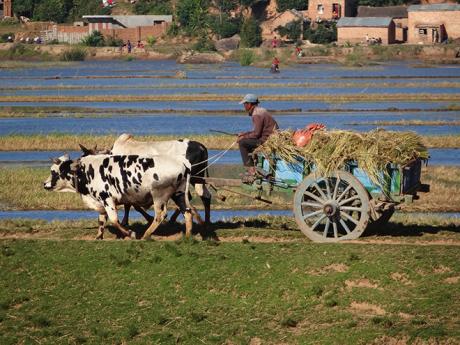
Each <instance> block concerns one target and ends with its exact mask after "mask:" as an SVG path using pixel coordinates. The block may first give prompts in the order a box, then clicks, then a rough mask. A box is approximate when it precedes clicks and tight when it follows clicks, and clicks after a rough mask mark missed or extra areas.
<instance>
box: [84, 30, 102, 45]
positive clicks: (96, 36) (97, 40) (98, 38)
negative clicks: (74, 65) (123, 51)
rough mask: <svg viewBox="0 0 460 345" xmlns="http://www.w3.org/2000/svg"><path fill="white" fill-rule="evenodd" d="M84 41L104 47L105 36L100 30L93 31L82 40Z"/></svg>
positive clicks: (87, 43)
mask: <svg viewBox="0 0 460 345" xmlns="http://www.w3.org/2000/svg"><path fill="white" fill-rule="evenodd" d="M82 43H83V44H84V45H86V46H89V47H103V46H104V45H105V41H104V36H103V35H102V34H101V33H100V32H99V31H93V32H92V33H91V35H89V36H86V37H85V38H84V39H83V40H82Z"/></svg>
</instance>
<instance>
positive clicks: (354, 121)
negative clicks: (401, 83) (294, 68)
mask: <svg viewBox="0 0 460 345" xmlns="http://www.w3.org/2000/svg"><path fill="white" fill-rule="evenodd" d="M274 117H275V119H276V120H277V122H278V124H279V125H280V128H282V129H287V128H291V129H296V128H303V127H305V126H306V125H308V124H309V123H318V122H319V123H323V124H325V125H326V127H327V128H329V129H346V130H354V131H369V130H372V129H376V128H385V129H387V130H395V131H409V130H411V131H415V132H417V133H418V134H421V135H449V134H450V135H455V134H459V133H460V126H459V125H458V123H459V121H460V116H459V115H458V114H457V113H456V112H418V113H396V114H395V113H390V112H375V113H369V112H362V113H358V112H353V113H308V114H302V113H300V114H290V115H289V114H278V115H276V114H275V115H274ZM402 120H405V121H410V120H422V121H434V120H437V121H446V122H454V121H456V122H457V123H456V124H453V125H451V126H449V125H443V126H442V125H428V126H402V125H380V124H378V123H376V124H372V123H370V122H381V121H402ZM250 128H251V120H250V119H249V118H248V116H247V115H245V114H244V113H242V114H241V115H231V116H226V115H218V114H216V115H210V114H208V115H201V114H200V115H184V114H181V115H174V114H156V115H129V116H118V115H117V116H103V117H37V118H0V135H11V134H50V133H72V134H94V135H102V134H122V133H131V134H133V135H177V136H178V137H181V136H187V135H197V134H203V135H207V134H212V133H211V132H210V131H211V130H213V129H217V130H219V129H220V130H222V129H225V131H228V132H234V133H238V132H243V131H247V130H249V129H250Z"/></svg>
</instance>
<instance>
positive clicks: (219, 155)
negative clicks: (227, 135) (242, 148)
mask: <svg viewBox="0 0 460 345" xmlns="http://www.w3.org/2000/svg"><path fill="white" fill-rule="evenodd" d="M235 144H236V141H234V142H233V143H232V144H231V145H230V146H229V147H227V148H226V149H225V150H224V151H222V152H219V153H217V154H215V155H214V156H211V157H208V159H205V160H204V161H201V162H198V163H195V164H192V167H194V166H197V165H200V164H203V163H205V162H210V163H209V164H208V166H207V167H205V168H203V169H201V170H200V171H198V172H197V173H196V174H195V175H192V177H201V176H198V174H200V173H202V172H203V171H205V170H206V169H208V168H209V167H210V166H212V165H214V164H216V163H217V162H218V161H219V160H220V159H221V158H222V157H223V156H224V155H225V154H226V153H227V152H228V151H230V149H231V148H232V147H233V146H235Z"/></svg>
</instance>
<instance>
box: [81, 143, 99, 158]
mask: <svg viewBox="0 0 460 345" xmlns="http://www.w3.org/2000/svg"><path fill="white" fill-rule="evenodd" d="M78 145H79V146H80V149H81V151H82V152H83V154H84V155H86V156H88V155H93V154H94V152H95V151H96V147H97V145H96V147H95V148H94V150H91V149H87V148H86V147H84V146H83V145H82V144H78Z"/></svg>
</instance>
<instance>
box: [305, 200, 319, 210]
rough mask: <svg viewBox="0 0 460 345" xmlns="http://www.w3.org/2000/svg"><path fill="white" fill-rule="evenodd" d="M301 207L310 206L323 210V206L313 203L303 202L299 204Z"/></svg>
mask: <svg viewBox="0 0 460 345" xmlns="http://www.w3.org/2000/svg"><path fill="white" fill-rule="evenodd" d="M301 205H302V206H310V207H315V208H323V204H317V203H314V202H309V201H304V202H302V203H301Z"/></svg>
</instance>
